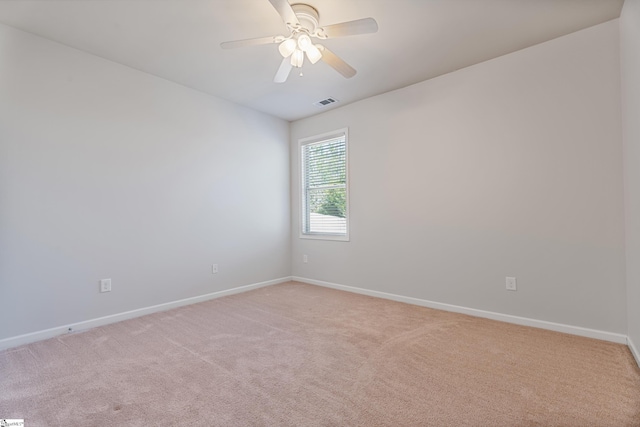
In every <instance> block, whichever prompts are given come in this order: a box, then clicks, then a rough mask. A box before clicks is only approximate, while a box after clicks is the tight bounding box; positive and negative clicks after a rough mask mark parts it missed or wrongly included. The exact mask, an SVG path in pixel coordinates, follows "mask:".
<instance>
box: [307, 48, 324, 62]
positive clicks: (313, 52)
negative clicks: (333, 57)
mask: <svg viewBox="0 0 640 427" xmlns="http://www.w3.org/2000/svg"><path fill="white" fill-rule="evenodd" d="M305 53H306V54H307V58H309V62H311V63H312V64H315V63H316V62H318V61H319V60H320V58H322V53H321V52H320V50H319V49H318V48H317V47H315V46H314V45H311V46H309V47H308V48H307V50H306V51H305Z"/></svg>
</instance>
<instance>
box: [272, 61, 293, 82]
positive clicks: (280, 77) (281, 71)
mask: <svg viewBox="0 0 640 427" xmlns="http://www.w3.org/2000/svg"><path fill="white" fill-rule="evenodd" d="M292 68H293V65H291V58H284V59H283V60H282V63H281V64H280V68H278V72H277V73H276V76H275V77H274V78H273V81H274V82H275V83H284V82H286V81H287V78H288V77H289V73H290V72H291V69H292Z"/></svg>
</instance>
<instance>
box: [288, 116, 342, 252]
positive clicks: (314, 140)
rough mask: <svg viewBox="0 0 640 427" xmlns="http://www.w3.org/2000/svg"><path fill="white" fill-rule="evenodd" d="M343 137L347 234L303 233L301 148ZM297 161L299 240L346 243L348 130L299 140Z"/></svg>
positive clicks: (304, 204)
mask: <svg viewBox="0 0 640 427" xmlns="http://www.w3.org/2000/svg"><path fill="white" fill-rule="evenodd" d="M343 135H344V144H345V202H346V206H345V212H346V218H345V219H346V226H347V232H346V234H344V235H343V234H329V233H305V229H304V225H305V223H306V221H307V218H305V215H307V210H308V209H307V208H306V203H307V200H306V188H305V180H304V158H303V152H302V148H303V147H304V146H305V145H309V144H315V143H318V142H323V141H328V140H330V139H335V138H339V137H341V136H343ZM298 159H299V160H300V161H299V168H298V177H299V180H298V182H299V183H300V215H299V219H300V228H299V230H300V238H301V239H316V240H335V241H342V242H348V241H349V239H350V237H349V235H350V230H351V227H350V224H349V218H350V216H351V215H350V212H351V210H350V208H349V129H348V128H343V129H338V130H335V131H332V132H326V133H323V134H320V135H315V136H310V137H307V138H302V139H299V140H298Z"/></svg>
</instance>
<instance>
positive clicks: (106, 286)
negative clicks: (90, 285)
mask: <svg viewBox="0 0 640 427" xmlns="http://www.w3.org/2000/svg"><path fill="white" fill-rule="evenodd" d="M100 292H111V279H102V280H100Z"/></svg>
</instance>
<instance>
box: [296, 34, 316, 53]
mask: <svg viewBox="0 0 640 427" xmlns="http://www.w3.org/2000/svg"><path fill="white" fill-rule="evenodd" d="M309 46H313V43H311V37H309V36H308V35H306V34H300V36H299V37H298V47H299V48H300V50H302V51H306V50H307V49H309Z"/></svg>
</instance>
